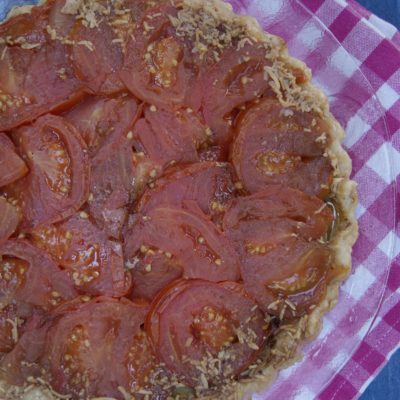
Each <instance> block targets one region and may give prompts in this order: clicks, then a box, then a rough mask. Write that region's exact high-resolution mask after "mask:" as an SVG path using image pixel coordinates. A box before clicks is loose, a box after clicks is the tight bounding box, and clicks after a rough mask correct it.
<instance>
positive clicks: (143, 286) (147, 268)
mask: <svg viewBox="0 0 400 400" xmlns="http://www.w3.org/2000/svg"><path fill="white" fill-rule="evenodd" d="M136 261H137V262H136V264H135V265H133V267H132V280H133V290H132V293H131V298H133V299H136V298H139V299H146V300H149V301H151V300H153V298H154V297H155V296H156V295H157V293H159V292H160V291H161V290H162V289H163V288H164V287H166V286H167V285H168V284H170V283H171V282H173V281H175V280H177V279H179V278H180V277H181V276H182V270H183V268H182V265H181V264H180V263H179V261H177V260H174V259H172V258H169V257H167V256H166V255H165V254H162V253H161V254H160V253H158V252H157V253H154V254H149V253H147V254H146V255H145V256H144V257H143V258H142V259H139V258H137V260H136Z"/></svg>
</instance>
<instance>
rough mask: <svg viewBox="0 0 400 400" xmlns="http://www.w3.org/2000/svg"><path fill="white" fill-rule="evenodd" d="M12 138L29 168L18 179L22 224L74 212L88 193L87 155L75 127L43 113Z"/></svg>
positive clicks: (49, 221) (64, 216) (68, 214)
mask: <svg viewBox="0 0 400 400" xmlns="http://www.w3.org/2000/svg"><path fill="white" fill-rule="evenodd" d="M13 139H14V140H15V142H16V143H17V146H18V150H19V152H20V153H21V155H22V158H23V159H24V160H25V161H26V163H27V164H28V166H29V169H30V173H29V175H28V176H26V177H25V178H23V179H22V180H20V181H18V184H19V191H20V193H19V198H20V200H21V201H20V205H21V207H22V210H23V214H24V217H25V221H24V227H31V226H35V225H38V224H44V223H53V222H57V221H61V220H63V219H65V218H67V217H69V216H70V215H72V214H74V213H75V212H76V211H77V210H78V209H79V208H80V207H81V206H82V204H83V203H84V202H85V201H86V200H87V198H88V196H89V169H90V164H89V158H88V155H87V149H86V145H85V143H84V141H83V140H82V138H81V136H80V135H79V133H78V131H77V130H76V129H75V128H74V127H73V126H72V125H71V124H70V123H68V122H67V121H66V120H65V119H64V118H62V117H56V116H53V115H46V116H43V117H41V118H39V119H38V120H37V121H36V122H35V123H34V124H33V125H30V126H24V127H22V128H20V129H18V130H17V131H15V132H14V133H13ZM17 191H18V190H17Z"/></svg>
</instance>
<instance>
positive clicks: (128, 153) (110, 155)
mask: <svg viewBox="0 0 400 400" xmlns="http://www.w3.org/2000/svg"><path fill="white" fill-rule="evenodd" d="M152 171H157V170H156V169H155V168H154V165H153V164H152V163H151V162H150V161H149V160H148V159H146V158H145V157H144V156H143V155H141V154H139V153H134V152H133V150H132V143H131V141H130V140H129V139H128V138H126V137H124V138H122V139H121V140H119V141H115V142H114V143H110V144H108V145H106V146H104V147H103V148H102V149H101V151H99V153H98V154H97V155H96V157H94V158H93V160H92V176H91V182H90V193H91V196H90V198H89V202H88V204H89V211H90V214H91V215H92V216H93V218H94V220H95V221H96V224H97V225H98V226H99V227H100V228H102V229H105V230H106V232H107V234H108V235H109V236H111V237H114V238H117V239H118V238H119V237H120V236H121V229H122V227H123V225H124V223H125V222H126V220H127V217H128V206H129V204H130V203H131V202H132V201H134V200H135V199H136V198H137V197H138V196H139V195H140V194H141V192H142V191H143V189H144V187H145V185H146V184H147V182H148V181H149V180H150V179H153V178H151V176H150V175H153V173H152Z"/></svg>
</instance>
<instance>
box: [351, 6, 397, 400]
mask: <svg viewBox="0 0 400 400" xmlns="http://www.w3.org/2000/svg"><path fill="white" fill-rule="evenodd" d="M358 2H359V3H360V4H362V5H363V6H364V7H365V8H367V9H368V10H370V11H372V12H373V13H374V14H376V15H378V16H379V17H381V18H383V19H385V20H386V21H388V22H390V23H392V24H393V25H394V26H396V27H397V29H400V0H358ZM398 399H400V395H399V397H398V398H397V400H398Z"/></svg>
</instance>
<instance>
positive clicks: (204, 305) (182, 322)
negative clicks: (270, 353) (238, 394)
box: [146, 280, 269, 386]
mask: <svg viewBox="0 0 400 400" xmlns="http://www.w3.org/2000/svg"><path fill="white" fill-rule="evenodd" d="M240 286H241V285H240V284H236V283H231V284H230V285H227V284H217V283H213V282H208V281H201V280H186V281H185V280H182V281H178V282H176V283H175V284H174V285H171V286H169V287H168V288H167V289H166V290H165V291H163V292H162V293H160V294H159V296H158V297H157V298H156V299H155V301H154V302H153V303H152V308H151V311H150V313H149V315H148V317H147V319H146V330H147V331H148V332H149V336H150V338H151V340H152V342H153V346H154V347H155V349H156V351H157V354H158V355H159V357H161V359H162V360H163V362H165V363H166V365H167V366H168V368H170V369H171V370H173V371H174V372H176V373H178V375H181V376H182V377H183V379H184V380H185V382H186V383H187V384H189V385H190V386H196V385H198V384H201V380H200V376H199V373H198V369H197V367H196V366H197V363H200V362H204V363H206V364H205V365H208V364H207V362H208V361H207V357H208V356H207V354H210V355H211V358H219V359H220V361H221V363H222V368H220V369H219V370H218V372H217V373H211V371H210V370H208V369H207V368H206V370H205V371H204V374H205V378H206V379H207V380H208V381H209V384H210V385H213V384H217V383H218V382H219V381H220V380H222V379H224V377H228V376H229V377H231V376H235V375H237V374H239V373H240V372H241V371H242V370H243V369H245V368H246V367H247V366H248V365H249V364H250V363H251V362H252V361H253V360H254V359H255V358H256V357H257V355H258V354H259V351H261V349H262V347H263V346H264V343H265V340H266V338H267V336H268V329H269V328H268V327H266V326H265V321H264V316H263V313H262V312H261V311H260V310H259V309H258V308H257V306H256V305H255V303H254V301H253V300H251V299H250V298H249V297H248V296H247V295H244V294H243V293H244V291H243V289H240V288H238V287H240ZM204 313H205V314H204ZM249 316H251V317H250V318H249ZM199 329H200V330H199ZM243 332H247V333H249V336H248V337H247V336H246V334H245V335H244V336H246V338H245V339H244V337H242V334H243ZM250 333H251V334H250ZM231 334H232V335H233V336H232V337H231V336H230V335H231ZM237 335H239V336H240V338H239V339H238V338H237ZM224 336H226V337H225V339H226V342H223V341H221V340H220V338H221V337H224ZM235 337H236V339H235ZM225 339H224V340H225ZM243 339H244V340H243ZM253 340H254V341H255V342H253ZM250 342H252V344H250V345H248V343H250ZM188 343H189V345H188ZM221 350H224V352H223V353H221ZM223 354H224V355H225V356H223ZM209 362H212V361H211V360H209ZM202 372H203V371H202Z"/></svg>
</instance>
